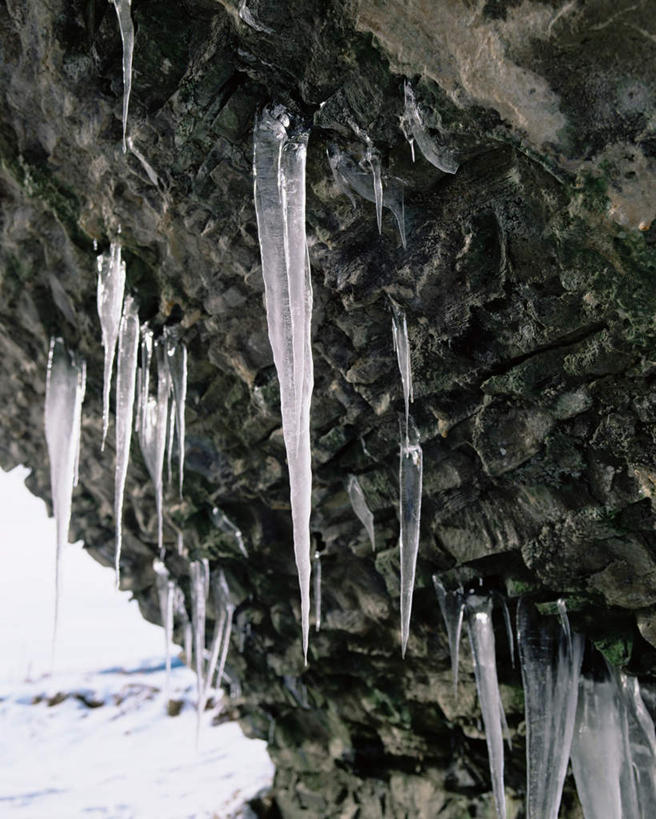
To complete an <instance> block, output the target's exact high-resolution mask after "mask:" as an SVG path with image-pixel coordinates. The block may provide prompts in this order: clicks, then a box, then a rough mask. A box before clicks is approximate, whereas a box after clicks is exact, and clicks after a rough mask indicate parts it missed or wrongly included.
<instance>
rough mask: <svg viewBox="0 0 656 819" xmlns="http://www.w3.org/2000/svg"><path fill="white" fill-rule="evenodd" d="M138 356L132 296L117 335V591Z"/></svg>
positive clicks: (115, 504) (128, 298)
mask: <svg viewBox="0 0 656 819" xmlns="http://www.w3.org/2000/svg"><path fill="white" fill-rule="evenodd" d="M138 354H139V312H138V308H137V303H136V302H135V301H134V299H133V298H132V297H131V296H126V297H125V302H124V304H123V316H122V317H121V324H120V327H119V334H118V361H117V367H116V468H115V471H114V521H115V526H116V553H115V564H116V588H117V589H118V587H119V582H120V564H121V546H122V543H123V522H122V521H123V495H124V493H125V480H126V477H127V473H128V463H129V460H130V442H131V440H132V418H133V416H134V391H135V379H136V373H137V357H138Z"/></svg>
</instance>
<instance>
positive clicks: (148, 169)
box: [128, 137, 159, 188]
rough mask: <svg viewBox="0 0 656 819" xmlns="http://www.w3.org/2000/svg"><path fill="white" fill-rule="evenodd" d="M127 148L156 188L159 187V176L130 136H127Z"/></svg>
mask: <svg viewBox="0 0 656 819" xmlns="http://www.w3.org/2000/svg"><path fill="white" fill-rule="evenodd" d="M128 148H129V149H130V152H131V153H133V154H134V155H135V156H136V157H137V159H138V160H139V162H141V166H142V168H143V169H144V171H146V174H147V175H148V179H150V181H151V182H152V183H153V185H154V186H155V187H156V188H157V187H159V177H158V176H157V174H156V173H155V169H154V168H153V166H152V165H151V164H150V163H149V162H148V160H147V159H146V157H145V156H144V155H143V154H142V153H141V151H140V150H139V149H138V148H137V147H136V146H135V144H134V142H133V141H132V137H128Z"/></svg>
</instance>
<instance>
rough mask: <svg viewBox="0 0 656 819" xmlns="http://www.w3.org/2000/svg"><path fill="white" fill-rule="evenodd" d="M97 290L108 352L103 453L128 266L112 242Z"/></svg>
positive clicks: (102, 259) (101, 261) (101, 259)
mask: <svg viewBox="0 0 656 819" xmlns="http://www.w3.org/2000/svg"><path fill="white" fill-rule="evenodd" d="M97 265H98V288H97V303H98V317H99V319H100V328H101V331H102V343H103V349H104V351H105V367H104V377H103V432H102V444H101V449H104V448H105V439H106V438H107V427H108V425H109V393H110V390H111V384H112V369H113V367H114V354H115V352H116V341H117V338H118V333H119V322H120V320H121V307H122V306H123V291H124V290H125V262H124V261H122V259H121V246H120V244H118V242H112V243H111V245H110V247H109V253H101V254H100V255H99V256H98V257H97Z"/></svg>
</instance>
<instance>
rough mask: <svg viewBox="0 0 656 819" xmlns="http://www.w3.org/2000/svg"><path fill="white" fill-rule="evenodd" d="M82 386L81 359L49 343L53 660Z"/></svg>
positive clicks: (47, 410)
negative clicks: (54, 540) (54, 537)
mask: <svg viewBox="0 0 656 819" xmlns="http://www.w3.org/2000/svg"><path fill="white" fill-rule="evenodd" d="M85 384H86V364H85V362H84V359H82V358H80V357H79V356H78V355H77V354H75V353H69V351H68V350H67V349H66V346H65V345H64V342H63V340H62V339H61V338H53V339H51V341H50V352H49V355H48V373H47V376H46V404H45V428H46V443H47V445H48V458H49V459H50V489H51V492H52V506H53V511H54V515H55V524H56V531H57V554H56V563H55V613H54V619H53V638H52V640H53V656H54V645H55V638H56V635H57V621H58V614H59V594H60V580H61V570H60V569H61V557H62V550H63V548H64V545H65V544H66V543H67V542H68V529H69V526H70V522H71V505H72V498H73V487H74V486H75V485H76V483H77V461H78V458H79V449H80V424H81V420H82V402H83V401H84V389H85Z"/></svg>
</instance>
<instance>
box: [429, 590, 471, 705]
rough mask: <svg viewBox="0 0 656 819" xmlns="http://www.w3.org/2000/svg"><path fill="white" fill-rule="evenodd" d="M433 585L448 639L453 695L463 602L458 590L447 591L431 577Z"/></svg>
mask: <svg viewBox="0 0 656 819" xmlns="http://www.w3.org/2000/svg"><path fill="white" fill-rule="evenodd" d="M433 585H434V586H435V593H436V594H437V601H438V603H439V604H440V611H441V612H442V619H443V620H444V625H445V626H446V633H447V637H448V638H449V653H450V655H451V669H452V672H453V694H454V696H457V694H458V665H459V659H460V635H461V633H462V620H463V614H464V611H465V601H464V598H463V593H462V591H461V590H460V589H457V590H455V591H447V590H446V589H445V588H444V586H443V584H442V583H441V582H440V580H439V579H438V577H437V575H433Z"/></svg>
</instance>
